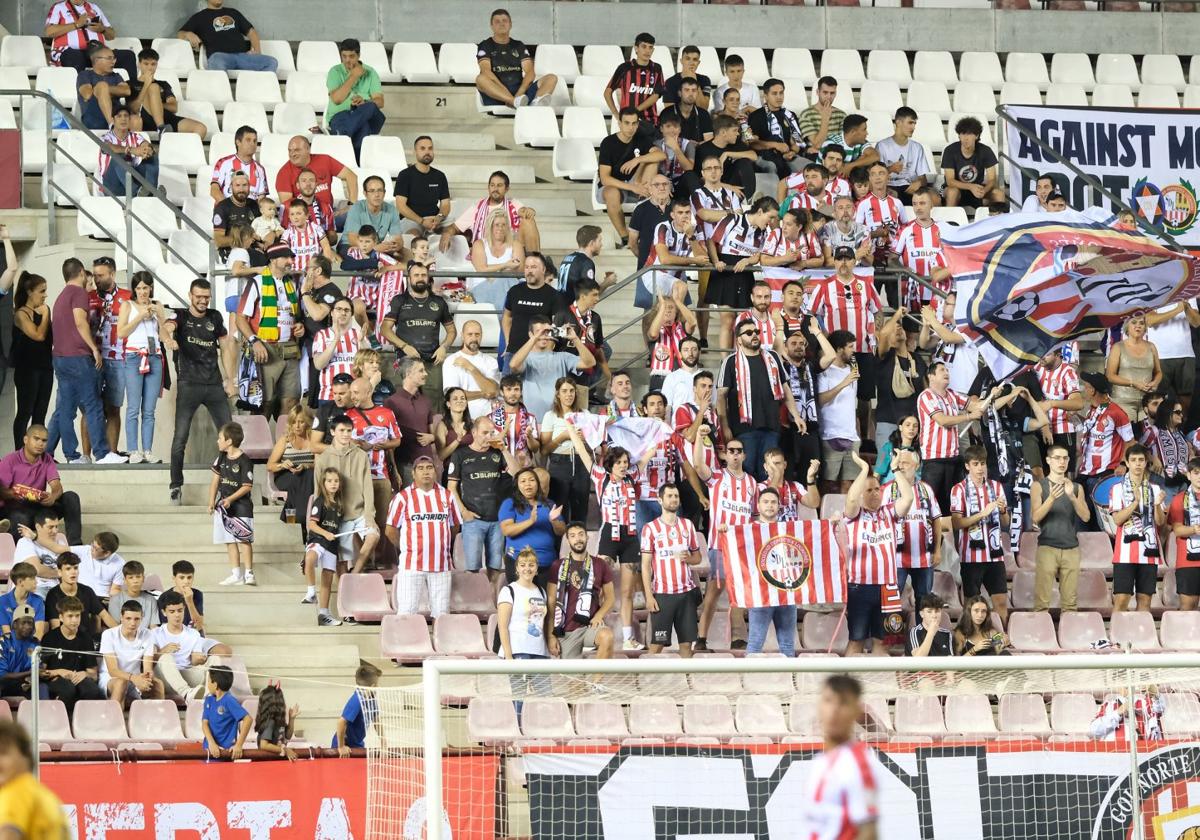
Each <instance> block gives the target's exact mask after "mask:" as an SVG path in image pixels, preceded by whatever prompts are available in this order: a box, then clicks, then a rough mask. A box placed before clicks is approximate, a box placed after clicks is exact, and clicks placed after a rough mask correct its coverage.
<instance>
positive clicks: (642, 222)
mask: <svg viewBox="0 0 1200 840" xmlns="http://www.w3.org/2000/svg"><path fill="white" fill-rule="evenodd" d="M696 168H697V169H699V168H700V167H699V165H697V166H696ZM670 219H671V204H670V203H669V202H668V203H667V206H666V207H664V208H663V209H662V210H659V209H658V206H657V205H656V204H655V203H654V202H653V201H651V200H650V199H648V198H647V199H646V200H645V201H641V202H639V203H638V205H637V206H636V207H634V208H633V213H632V214H631V215H630V216H629V229H630V230H636V231H637V235H638V267H641V266H644V265H645V264H646V260H647V259H649V257H650V248H651V247H652V246H653V245H654V229H655V228H656V227H658V226H659V224H661V223H662V222H667V221H670Z"/></svg>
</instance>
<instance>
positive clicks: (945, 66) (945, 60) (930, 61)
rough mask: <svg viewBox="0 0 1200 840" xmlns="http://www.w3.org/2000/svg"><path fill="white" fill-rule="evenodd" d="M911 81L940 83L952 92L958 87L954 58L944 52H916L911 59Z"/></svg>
mask: <svg viewBox="0 0 1200 840" xmlns="http://www.w3.org/2000/svg"><path fill="white" fill-rule="evenodd" d="M913 81H919V82H941V83H942V84H944V85H945V86H946V87H947V88H949V89H950V90H953V89H954V88H955V87H956V86H957V85H958V68H956V67H955V66H954V56H952V55H950V53H949V52H947V51H946V50H918V51H917V54H916V56H915V57H914V58H913Z"/></svg>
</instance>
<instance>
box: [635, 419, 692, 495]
mask: <svg viewBox="0 0 1200 840" xmlns="http://www.w3.org/2000/svg"><path fill="white" fill-rule="evenodd" d="M685 443H687V441H685V440H684V439H683V435H681V434H679V433H678V432H672V433H671V436H670V437H667V438H664V439H663V440H662V442H660V443H659V444H658V446H656V447H655V448H654V454H653V455H651V456H650V460H649V461H647V462H646V466H645V467H642V468H640V469H639V470H638V472H640V473H641V475H640V476H639V477H638V490H639V492H640V493H641V498H643V499H654V500H657V499H658V488H660V487H662V486H663V485H664V484H678V483H679V482H680V481H681V480H682V479H683V470H682V468H681V467H680V466H679V461H680V458H681V457H682V454H683V445H684V444H685Z"/></svg>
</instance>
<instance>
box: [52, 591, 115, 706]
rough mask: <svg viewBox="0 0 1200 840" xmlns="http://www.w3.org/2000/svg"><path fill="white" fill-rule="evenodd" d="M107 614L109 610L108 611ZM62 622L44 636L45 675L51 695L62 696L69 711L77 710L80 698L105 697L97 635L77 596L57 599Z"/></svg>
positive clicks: (95, 698) (57, 698)
mask: <svg viewBox="0 0 1200 840" xmlns="http://www.w3.org/2000/svg"><path fill="white" fill-rule="evenodd" d="M105 615H108V613H105ZM58 617H59V624H58V626H57V627H55V628H54V629H53V630H51V631H50V632H48V633H46V635H45V636H43V637H42V662H43V664H44V665H45V669H46V670H45V671H43V672H42V678H43V679H44V680H46V687H47V688H48V689H49V690H50V696H51V697H52V698H53V699H55V700H61V701H62V703H63V705H64V706H66V707H67V714H68V715H69V714H72V713H73V712H74V711H75V704H76V703H77V702H79V701H80V700H103V699H104V697H105V695H104V692H103V691H102V690H101V689H100V683H99V681H98V679H97V677H98V676H99V674H100V665H99V663H98V662H97V661H96V647H95V644H94V639H95V636H93V635H92V633H91V632H89V630H88V629H87V628H85V627H84V626H83V603H82V602H81V601H80V600H79V599H78V598H70V597H67V598H63V599H62V600H61V601H59V603H58Z"/></svg>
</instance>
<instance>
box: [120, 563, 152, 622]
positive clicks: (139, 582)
mask: <svg viewBox="0 0 1200 840" xmlns="http://www.w3.org/2000/svg"><path fill="white" fill-rule="evenodd" d="M121 575H122V586H121V588H120V589H118V590H117V591H116V592H114V593H113V594H112V595H110V596H109V599H108V612H109V614H110V615H111V616H112V617H113V620H115V621H118V622H120V621H121V620H122V618H121V616H122V613H123V612H124V608H125V607H126V605H128V604H129V602H130V601H133V602H134V603H136V604H137V605H138V607H139V616H138V625H139V626H141V627H142V628H143V629H145V630H146V632H149V631H150V630H152V629H154V628H155V627H157V626H158V600H157V599H156V598H155V597H154V594H153V593H152V592H149V591H148V590H146V589H144V588H143V587H144V586H145V584H146V567H145V566H143V565H142V563H141V561H140V560H127V561H125V565H124V566H123V567H122V568H121Z"/></svg>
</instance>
